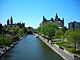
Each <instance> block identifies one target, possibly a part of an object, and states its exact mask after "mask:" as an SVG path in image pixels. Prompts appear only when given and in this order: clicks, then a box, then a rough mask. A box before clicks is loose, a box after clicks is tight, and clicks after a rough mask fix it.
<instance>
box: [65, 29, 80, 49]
mask: <svg viewBox="0 0 80 60" xmlns="http://www.w3.org/2000/svg"><path fill="white" fill-rule="evenodd" d="M65 37H66V38H67V40H68V42H69V43H70V44H74V47H75V51H76V45H77V44H78V42H79V41H80V30H68V31H66V33H65Z"/></svg>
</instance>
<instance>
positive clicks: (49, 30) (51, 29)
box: [38, 23, 58, 37]
mask: <svg viewBox="0 0 80 60" xmlns="http://www.w3.org/2000/svg"><path fill="white" fill-rule="evenodd" d="M57 29H58V26H57V25H55V24H53V23H46V24H43V25H41V26H40V27H39V28H38V30H39V32H41V33H42V34H45V35H47V36H49V37H53V36H54V35H55V31H56V30H57Z"/></svg>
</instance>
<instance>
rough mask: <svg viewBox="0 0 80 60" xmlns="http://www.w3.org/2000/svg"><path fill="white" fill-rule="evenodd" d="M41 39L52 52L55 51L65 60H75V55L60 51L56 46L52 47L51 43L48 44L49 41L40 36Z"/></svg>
mask: <svg viewBox="0 0 80 60" xmlns="http://www.w3.org/2000/svg"><path fill="white" fill-rule="evenodd" d="M39 38H40V39H41V40H42V41H43V42H44V43H46V44H47V45H48V46H49V47H50V48H51V49H52V50H54V51H55V52H56V53H58V54H59V55H60V56H61V57H63V59H65V60H74V56H73V54H71V53H69V52H68V51H66V50H62V49H60V48H59V47H58V46H57V45H56V44H53V45H51V43H50V42H47V39H44V38H43V37H41V36H39Z"/></svg>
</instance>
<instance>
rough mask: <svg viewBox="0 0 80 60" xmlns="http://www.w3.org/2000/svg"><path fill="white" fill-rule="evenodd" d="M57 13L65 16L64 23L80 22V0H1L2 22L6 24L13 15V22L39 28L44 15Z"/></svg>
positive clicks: (66, 24)
mask: <svg viewBox="0 0 80 60" xmlns="http://www.w3.org/2000/svg"><path fill="white" fill-rule="evenodd" d="M56 13H57V14H58V16H59V18H61V19H62V18H64V25H65V26H68V23H69V22H72V21H78V22H80V0H0V23H2V24H3V25H4V24H6V22H7V19H10V18H11V16H12V17H13V23H17V22H23V23H25V25H26V26H31V27H34V28H37V27H38V26H39V24H40V23H41V22H42V20H43V15H44V16H45V17H46V18H47V19H50V18H51V17H52V18H54V17H55V15H56Z"/></svg>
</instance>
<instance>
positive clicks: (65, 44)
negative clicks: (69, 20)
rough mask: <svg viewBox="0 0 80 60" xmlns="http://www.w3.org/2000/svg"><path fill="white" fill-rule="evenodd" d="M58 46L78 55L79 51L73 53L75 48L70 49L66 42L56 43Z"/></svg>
mask: <svg viewBox="0 0 80 60" xmlns="http://www.w3.org/2000/svg"><path fill="white" fill-rule="evenodd" d="M57 45H58V46H62V47H64V48H65V49H66V50H67V51H69V52H71V53H73V54H78V55H80V51H75V48H73V47H70V46H69V45H68V44H67V43H66V42H61V43H57Z"/></svg>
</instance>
